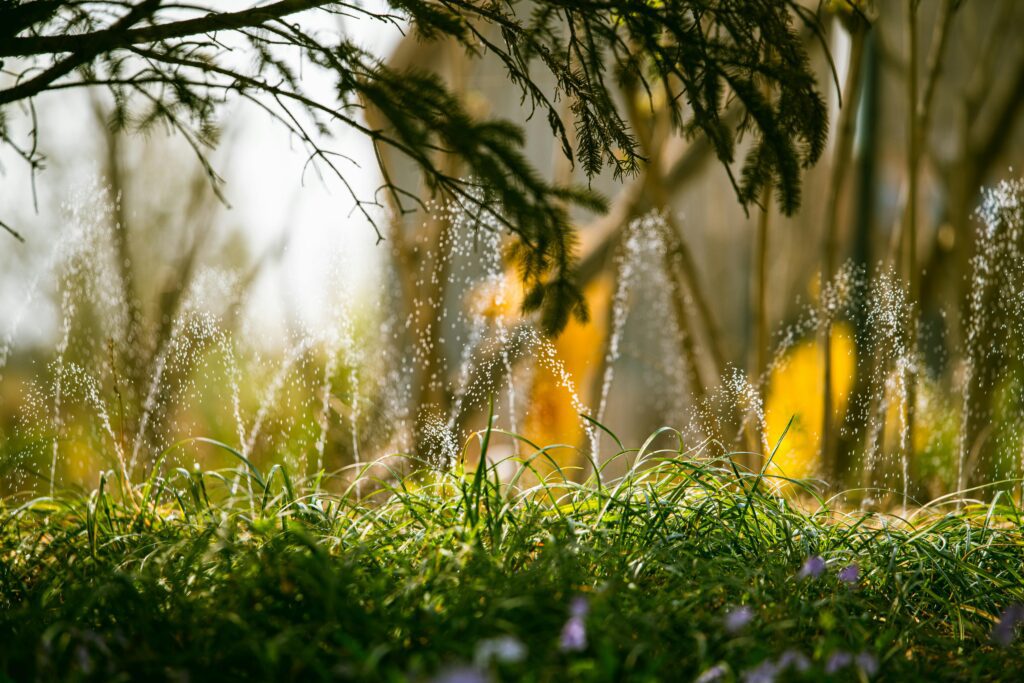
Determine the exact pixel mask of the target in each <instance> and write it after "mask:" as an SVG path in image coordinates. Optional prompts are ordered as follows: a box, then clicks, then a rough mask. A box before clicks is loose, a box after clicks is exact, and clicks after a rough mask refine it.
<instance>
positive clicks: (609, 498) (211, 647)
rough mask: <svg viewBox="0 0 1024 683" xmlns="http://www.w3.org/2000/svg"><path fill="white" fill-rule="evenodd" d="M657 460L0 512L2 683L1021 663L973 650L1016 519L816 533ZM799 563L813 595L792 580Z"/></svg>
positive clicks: (760, 492)
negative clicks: (605, 478) (608, 467)
mask: <svg viewBox="0 0 1024 683" xmlns="http://www.w3.org/2000/svg"><path fill="white" fill-rule="evenodd" d="M492 436H494V434H493V433H492V432H491V431H485V432H482V433H480V434H478V435H476V439H477V441H476V445H474V448H476V447H477V445H478V446H479V448H480V449H482V450H483V451H484V452H486V450H487V448H488V444H489V442H490V439H491V438H492ZM657 436H658V438H657V439H654V438H653V437H652V439H651V440H650V441H648V444H647V445H646V446H645V447H644V448H642V449H640V450H626V449H623V451H622V452H621V453H620V455H619V456H618V459H621V460H627V461H628V462H629V463H630V466H629V467H628V468H627V470H628V471H627V473H626V475H625V476H624V477H622V478H621V479H619V480H616V481H609V482H604V483H602V482H599V481H597V480H596V479H594V478H591V479H589V480H588V481H586V482H584V483H582V484H580V483H574V482H573V481H571V478H570V477H569V476H568V474H566V473H564V472H563V471H562V470H560V469H558V467H557V466H556V465H555V461H554V459H552V458H551V456H550V453H551V449H539V448H535V447H533V446H532V445H530V444H525V443H524V444H522V447H523V452H524V453H527V454H529V455H524V457H522V458H521V459H517V460H515V462H516V463H517V465H518V467H517V470H518V474H517V475H516V476H514V477H513V478H512V479H511V480H506V481H502V480H500V479H499V477H498V473H497V467H496V466H494V467H488V468H478V469H476V470H475V471H467V470H465V469H463V468H461V467H460V468H458V469H457V470H456V471H453V472H436V471H430V470H427V469H424V468H413V470H414V473H413V474H398V473H394V474H393V476H386V477H384V476H377V477H376V479H375V480H365V481H363V483H362V484H361V486H362V489H361V492H362V495H357V491H356V490H355V488H354V487H353V486H352V485H351V484H349V483H348V482H349V480H350V479H351V476H348V477H346V476H344V475H345V474H346V473H341V474H339V475H337V476H336V477H335V478H334V479H332V480H322V479H314V480H310V481H303V482H300V481H294V482H293V481H292V480H291V479H290V478H289V476H288V473H287V472H286V470H284V469H282V468H281V467H279V466H277V467H274V468H272V469H271V470H270V471H268V472H261V471H260V470H259V469H257V468H256V467H255V466H252V465H251V464H249V463H248V462H245V463H242V464H241V465H240V467H239V468H236V469H227V470H220V471H206V472H200V471H189V470H186V469H176V468H173V467H169V466H164V465H162V464H160V463H158V466H157V467H155V468H154V469H153V472H154V473H153V474H152V475H151V476H150V477H149V478H148V479H146V480H145V481H142V482H137V483H134V484H129V483H128V482H124V481H120V480H117V479H116V478H114V477H112V476H111V478H108V479H101V485H100V487H99V488H98V489H97V490H95V491H92V492H90V493H88V494H84V493H81V492H79V493H73V492H69V493H65V494H61V495H58V496H56V497H53V498H38V499H34V500H28V501H24V500H22V501H13V500H8V501H6V503H5V507H4V508H2V509H0V520H2V527H0V672H3V673H5V675H6V677H7V678H8V679H10V680H16V681H27V680H61V681H72V680H103V681H112V680H147V681H148V680H208V679H219V680H225V679H230V680H233V679H241V680H245V679H250V680H303V681H308V680H386V681H400V680H410V679H411V680H432V679H434V678H440V679H442V680H462V681H471V680H472V681H475V680H488V679H492V680H526V681H565V680H595V681H606V680H638V681H645V680H684V681H686V680H695V679H698V678H699V677H700V678H701V680H708V681H710V680H722V681H731V680H749V681H758V680H760V681H765V680H772V677H774V678H775V680H807V681H818V680H847V681H857V680H868V679H871V680H891V681H906V680H928V681H931V680H1019V678H1018V676H1019V672H1020V671H1021V667H1022V665H1021V664H1020V662H1021V661H1022V657H1021V656H1022V655H1024V647H1022V645H1021V643H1020V642H1014V643H1013V644H1011V645H1009V646H1008V647H1001V646H999V645H997V644H996V643H994V642H993V640H992V636H991V634H992V632H993V626H994V624H995V623H996V622H997V621H998V619H999V615H1000V614H1001V613H1002V612H1003V611H1004V610H1005V609H1007V608H1008V607H1010V606H1011V605H1013V604H1016V603H1021V602H1024V533H1022V526H1021V518H1020V513H1021V511H1020V509H1019V508H1018V507H1017V506H1016V505H1015V503H1014V501H1013V500H1011V499H1010V498H1008V497H999V496H997V497H996V498H995V500H994V501H993V502H991V503H990V504H988V505H964V506H962V507H961V509H960V510H959V511H953V510H950V511H949V512H947V513H943V512H942V511H941V510H939V509H932V508H925V509H922V510H919V511H918V512H917V514H916V515H915V518H914V519H913V520H909V521H903V520H899V519H897V518H894V517H890V516H886V515H881V514H867V513H859V512H842V511H840V510H836V509H831V508H830V507H829V506H828V505H827V504H826V502H825V501H822V500H820V499H819V498H816V497H815V495H814V493H813V491H811V489H810V488H807V487H803V490H804V493H803V494H802V498H803V499H804V500H805V501H811V504H810V505H808V504H806V503H804V504H801V505H796V504H794V503H793V502H792V500H793V496H792V495H790V496H787V497H782V496H779V495H776V494H775V493H773V491H775V486H774V485H775V484H776V483H777V478H772V477H768V476H766V475H764V473H761V472H747V471H743V470H741V469H739V468H738V467H735V466H733V465H732V463H731V461H729V460H728V459H722V460H714V461H709V460H707V459H702V458H699V457H697V456H696V455H695V454H693V453H690V452H688V451H686V450H685V449H684V448H683V447H682V444H680V445H679V447H678V448H669V449H655V448H653V447H652V444H654V443H663V442H664V441H665V440H666V439H669V438H672V437H673V433H671V432H668V431H663V432H661V433H660V434H659V435H657ZM220 446H221V447H223V448H225V449H227V448H228V447H227V446H223V445H222V444H221V445H220ZM195 447H198V446H197V445H196V444H194V443H186V444H181V445H179V448H195ZM238 457H241V456H240V455H239V456H238ZM162 462H163V459H161V463H162ZM542 472H549V474H546V475H544V474H542ZM538 480H540V481H543V483H540V484H527V483H526V482H527V481H532V482H536V481H538ZM794 486H800V485H799V484H794ZM332 487H338V488H337V489H336V492H334V493H330V492H328V489H331V488H332ZM250 490H251V494H250ZM817 557H820V558H822V559H823V560H824V561H825V562H826V565H827V566H826V568H825V569H824V571H823V572H822V573H821V574H820V576H804V577H801V569H802V568H805V569H804V573H805V574H806V573H807V570H808V569H813V568H814V567H813V562H812V563H811V564H809V565H807V567H805V563H807V561H808V559H809V558H817ZM852 567H856V570H854V569H852ZM844 570H845V571H844ZM811 573H812V574H813V573H814V572H813V571H812V572H811ZM854 573H855V574H856V576H855V577H854V576H852V574H854ZM841 576H843V577H845V578H847V579H851V578H852V579H853V580H852V581H844V580H842V578H840V577H841ZM573 614H575V616H573ZM580 627H582V630H583V631H584V632H583V633H580V630H581V629H580ZM567 629H568V630H572V629H575V631H574V632H573V633H567ZM581 635H583V636H585V638H584V640H585V642H581V641H580V640H579V636H581ZM574 640H575V642H572V641H574ZM566 645H570V646H573V647H566ZM489 651H490V653H491V654H490V655H489V654H488V652H489ZM495 652H497V653H498V654H497V656H493V655H494V653H495ZM780 660H781V661H780ZM787 661H788V662H789V663H790V665H789V666H786V667H785V668H782V669H781V670H780V664H781V665H785V664H786V662H787ZM847 662H848V663H847ZM844 663H845V664H844ZM876 665H877V671H876V670H875V669H876ZM758 674H771V676H769V677H762V678H757V675H758ZM460 676H461V678H460ZM716 676H717V678H716ZM446 677H447V678H446Z"/></svg>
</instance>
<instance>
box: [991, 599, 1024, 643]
mask: <svg viewBox="0 0 1024 683" xmlns="http://www.w3.org/2000/svg"><path fill="white" fill-rule="evenodd" d="M1021 623H1024V605H1021V604H1019V603H1018V604H1013V605H1010V606H1009V607H1007V608H1006V609H1005V610H1003V613H1002V614H1000V615H999V623H997V624H996V625H995V626H994V627H993V628H992V640H993V641H995V642H996V643H997V644H998V645H1001V646H1003V647H1009V646H1010V643H1012V642H1013V636H1014V631H1016V629H1017V624H1021Z"/></svg>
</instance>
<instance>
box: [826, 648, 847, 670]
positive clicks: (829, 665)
mask: <svg viewBox="0 0 1024 683" xmlns="http://www.w3.org/2000/svg"><path fill="white" fill-rule="evenodd" d="M851 664H853V655H851V654H850V653H849V652H844V651H842V650H837V651H835V652H833V653H832V654H831V656H829V658H828V661H827V662H825V673H827V674H829V675H830V676H831V675H832V674H834V673H838V672H839V671H840V670H842V669H845V668H846V667H848V666H850V665H851Z"/></svg>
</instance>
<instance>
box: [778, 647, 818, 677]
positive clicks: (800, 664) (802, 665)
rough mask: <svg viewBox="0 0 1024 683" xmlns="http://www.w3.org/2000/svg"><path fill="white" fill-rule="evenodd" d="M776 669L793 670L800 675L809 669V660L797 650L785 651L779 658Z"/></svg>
mask: <svg viewBox="0 0 1024 683" xmlns="http://www.w3.org/2000/svg"><path fill="white" fill-rule="evenodd" d="M778 667H779V671H785V670H786V669H789V668H794V669H796V670H797V671H799V672H801V673H802V672H804V671H807V670H808V669H809V668H811V660H809V659H807V657H806V656H805V655H804V653H803V652H800V651H799V650H786V651H785V652H783V653H782V654H781V655H780V656H779V661H778Z"/></svg>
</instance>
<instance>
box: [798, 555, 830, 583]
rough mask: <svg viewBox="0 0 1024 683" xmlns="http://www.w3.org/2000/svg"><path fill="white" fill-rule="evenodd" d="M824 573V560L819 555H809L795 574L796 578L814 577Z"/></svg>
mask: <svg viewBox="0 0 1024 683" xmlns="http://www.w3.org/2000/svg"><path fill="white" fill-rule="evenodd" d="M824 573H825V560H823V559H821V556H820V555H811V556H810V557H808V558H807V559H806V560H805V561H804V566H803V567H801V568H800V573H799V574H797V575H796V577H797V578H798V579H816V578H818V577H819V576H821V575H822V574H824Z"/></svg>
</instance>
